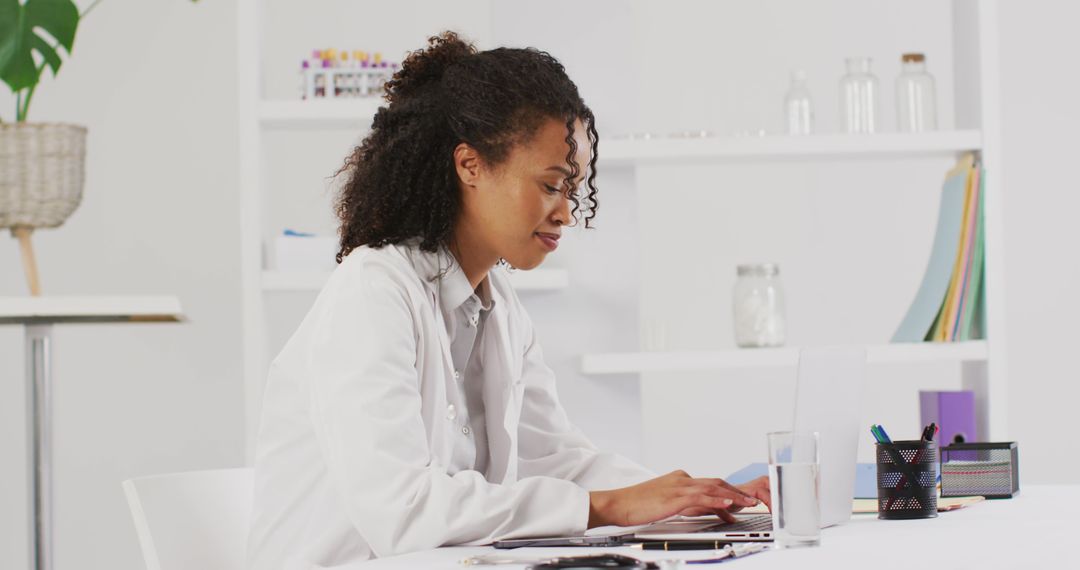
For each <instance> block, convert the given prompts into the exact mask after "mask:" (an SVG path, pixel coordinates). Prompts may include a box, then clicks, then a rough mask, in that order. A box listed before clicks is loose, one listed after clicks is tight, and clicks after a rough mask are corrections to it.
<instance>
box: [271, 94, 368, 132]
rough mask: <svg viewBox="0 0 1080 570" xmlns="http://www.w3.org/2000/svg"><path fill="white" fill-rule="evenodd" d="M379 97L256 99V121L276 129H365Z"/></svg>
mask: <svg viewBox="0 0 1080 570" xmlns="http://www.w3.org/2000/svg"><path fill="white" fill-rule="evenodd" d="M385 104H386V102H385V101H383V99H382V97H364V98H358V99H316V100H314V101H304V100H295V101H289V100H280V101H261V102H259V111H258V120H259V124H261V125H262V126H263V127H266V128H272V129H273V128H276V129H290V128H291V129H316V128H335V129H337V128H348V129H355V128H359V129H367V128H368V127H370V126H371V120H372V118H374V116H375V111H377V110H378V109H379V106H381V105H385Z"/></svg>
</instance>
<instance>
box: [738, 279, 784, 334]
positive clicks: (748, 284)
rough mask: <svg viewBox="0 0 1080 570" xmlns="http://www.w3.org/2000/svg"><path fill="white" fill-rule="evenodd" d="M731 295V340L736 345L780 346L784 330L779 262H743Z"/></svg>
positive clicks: (782, 294)
mask: <svg viewBox="0 0 1080 570" xmlns="http://www.w3.org/2000/svg"><path fill="white" fill-rule="evenodd" d="M736 274H737V276H738V278H737V279H736V281H735V288H734V291H733V295H732V301H733V303H732V307H733V313H734V322H735V343H736V344H737V345H739V346H740V347H744V348H749V347H767V346H783V344H784V338H785V334H786V329H787V326H786V321H785V317H784V311H785V301H784V289H783V287H782V285H781V282H780V266H779V265H777V264H775V263H753V264H743V265H739V266H738V267H737V271H736Z"/></svg>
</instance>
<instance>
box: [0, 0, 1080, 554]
mask: <svg viewBox="0 0 1080 570" xmlns="http://www.w3.org/2000/svg"><path fill="white" fill-rule="evenodd" d="M339 4H346V5H345V6H344V7H342V6H338V7H337V8H331V7H332V6H334V5H335V4H334V3H332V2H329V1H326V0H324V1H320V2H297V1H292V2H286V1H284V0H276V1H273V2H268V9H267V15H266V22H265V24H266V26H265V27H266V28H267V38H268V40H269V43H268V45H267V46H266V47H267V55H266V58H265V60H264V61H263V62H262V65H263V66H264V68H265V70H266V80H265V84H264V90H265V92H266V94H267V96H270V97H278V98H285V97H293V96H294V95H295V91H296V87H297V84H298V77H297V75H296V73H295V70H296V67H297V65H296V64H297V63H298V61H299V59H300V58H302V57H304V56H305V55H306V54H307V52H308V51H309V50H310V49H312V48H314V47H321V46H324V45H333V46H341V47H348V48H350V49H353V48H355V49H369V50H373V49H381V50H383V51H384V52H386V53H387V54H388V57H389V58H390V59H400V57H398V56H399V54H400V53H401V52H402V51H404V50H406V49H415V48H419V47H421V45H422V44H423V38H424V37H425V36H426V35H429V34H431V33H435V32H437V31H439V30H440V29H444V28H454V29H459V30H462V31H463V33H466V34H467V35H468V36H470V37H472V38H474V39H476V40H477V42H478V44H479V45H480V47H482V48H487V47H493V46H495V45H515V46H521V45H535V46H539V47H541V48H542V49H545V50H547V51H550V52H551V53H552V54H553V55H555V56H556V57H558V58H559V59H560V60H561V61H563V63H564V64H565V65H566V67H567V69H568V72H569V74H570V75H571V77H572V78H573V79H574V80H575V81H576V82H577V83H578V85H579V86H580V88H581V90H582V93H583V95H584V96H585V98H586V100H587V101H588V102H589V104H590V105H591V106H592V107H593V109H594V111H596V113H597V115H598V117H599V119H598V126H599V128H600V129H601V130H602V131H603V132H604V134H614V133H618V132H629V131H641V130H652V131H655V132H671V131H677V130H683V129H688V128H706V129H709V130H713V131H715V132H717V133H718V134H732V133H735V132H739V131H747V130H756V129H759V128H762V129H767V130H776V129H778V128H779V127H780V101H781V98H782V96H783V91H784V89H785V88H786V84H787V72H788V70H789V69H791V68H792V67H796V66H802V67H805V68H806V69H807V71H808V72H809V74H810V89H811V91H812V92H813V94H814V97H815V103H816V109H817V115H818V123H817V124H818V127H819V130H822V131H826V130H834V125H835V123H836V119H837V117H836V113H835V108H836V105H835V100H836V81H837V79H838V78H839V76H840V74H841V73H842V72H843V68H842V58H843V57H844V56H846V55H851V54H867V55H870V56H872V57H874V59H875V64H874V65H875V66H874V70H875V72H876V73H877V75H878V77H879V79H880V80H881V82H882V87H883V92H884V101H883V103H884V109H883V110H884V111H885V112H884V119H885V127H886V129H888V130H891V129H892V127H893V124H894V123H893V120H892V97H891V87H892V81H893V79H894V77H895V75H896V73H897V71H898V69H899V63H898V60H899V53H901V52H902V51H924V52H926V53H927V56H928V63H929V68H930V71H931V72H932V73H933V74H934V75H935V77H936V78H937V79H938V85H939V89H940V93H939V99H938V100H939V103H940V105H941V109H940V112H941V119H942V123H943V127H949V126H951V120H952V116H953V108H952V98H951V97H952V95H951V93H952V92H951V88H952V87H951V76H952V67H951V66H952V63H953V62H952V54H951V46H950V44H949V41H948V34H949V30H950V23H949V21H950V20H949V19H950V18H951V12H950V10H949V9H948V5H947V3H943V2H934V1H921V2H885V1H873V2H867V1H855V0H849V1H830V2H824V1H816V2H797V1H794V0H788V1H768V2H762V1H758V2H751V1H739V2H735V1H728V2H709V3H706V2H687V1H679V2H663V3H659V2H656V3H654V2H645V1H638V2H617V1H614V0H608V1H602V2H588V3H577V2H569V1H562V0H560V1H554V2H545V3H542V4H537V3H524V2H508V1H472V2H455V3H453V5H452V6H444V5H443V3H426V2H419V1H412V2H394V3H386V2H380V3H376V2H349V3H339ZM534 4H535V5H534ZM1076 21H1080V6H1077V5H1075V4H1074V3H1070V2H1067V1H1065V0H1059V1H1047V0H1040V1H1026V2H1016V1H1009V0H1006V1H1003V2H1001V7H1000V23H1001V30H1000V40H1001V65H1002V68H1001V80H1002V81H1001V104H1002V125H1003V141H1004V144H1003V157H1004V164H1003V165H1002V167H1003V171H1004V174H1003V175H1004V193H1005V220H1004V222H1005V242H1006V244H1007V251H1006V257H1005V263H1006V275H1007V278H1006V287H1007V294H1008V302H1009V306H1008V314H1007V326H1008V334H1009V346H1008V350H1009V354H1008V358H1009V386H1010V402H1009V411H1010V417H1009V426H1010V439H1015V440H1017V441H1019V442H1020V443H1021V457H1022V460H1021V462H1022V478H1023V481H1024V483H1044V482H1073V483H1076V482H1080V476H1078V475H1077V473H1080V459H1077V457H1076V455H1075V453H1069V451H1070V450H1071V449H1072V448H1073V447H1075V446H1071V445H1069V444H1064V443H1062V441H1061V438H1060V437H1059V433H1060V432H1061V431H1062V430H1064V429H1066V426H1067V420H1068V419H1070V418H1071V417H1072V410H1073V407H1074V402H1075V401H1076V400H1077V397H1078V396H1080V388H1078V387H1077V382H1078V380H1080V375H1078V373H1077V367H1076V364H1075V362H1076V360H1075V358H1074V357H1072V355H1073V351H1074V350H1075V348H1074V347H1075V345H1076V344H1077V340H1080V337H1078V335H1077V334H1076V332H1074V330H1073V323H1074V322H1075V321H1076V319H1077V316H1078V315H1080V311H1078V309H1080V300H1078V298H1077V296H1076V295H1075V291H1076V290H1077V288H1078V285H1080V261H1078V259H1080V258H1078V257H1077V255H1076V254H1075V252H1074V247H1075V244H1076V239H1075V237H1074V234H1073V233H1072V232H1070V231H1068V229H1067V228H1069V227H1071V226H1072V225H1074V224H1072V223H1071V222H1073V220H1074V218H1075V214H1074V212H1075V211H1076V210H1077V207H1080V196H1078V193H1077V192H1076V188H1075V183H1073V182H1072V180H1073V178H1074V177H1073V176H1072V175H1071V174H1070V172H1069V167H1070V165H1071V164H1072V163H1073V162H1074V157H1075V155H1076V153H1077V150H1078V145H1077V143H1076V142H1075V133H1076V132H1077V131H1078V130H1080V108H1078V106H1077V104H1076V101H1080V79H1078V78H1077V76H1076V74H1075V73H1072V72H1071V70H1072V69H1073V68H1074V67H1075V62H1074V54H1076V53H1078V52H1080V39H1078V38H1077V36H1076V35H1075V33H1073V22H1076ZM235 27H236V21H235V6H234V5H233V4H232V3H230V2H225V1H224V0H203V1H202V2H200V3H199V4H197V5H194V6H192V5H190V4H188V3H187V2H185V1H181V0H173V1H159V2H153V3H150V2H140V1H137V0H110V1H109V2H104V3H102V4H101V5H100V6H99V7H98V8H97V9H96V10H95V12H94V14H92V15H91V16H90V17H89V18H88V19H87V20H86V21H85V22H84V25H83V27H81V28H80V30H79V35H78V40H77V44H76V49H75V57H74V58H72V59H71V60H70V61H68V62H67V63H65V65H64V68H63V69H62V70H61V73H60V77H59V78H58V79H56V80H52V79H51V78H50V79H46V80H45V81H44V83H43V85H42V86H41V87H40V88H39V90H38V93H37V94H36V95H35V100H34V104H33V107H32V108H31V114H30V117H31V119H32V120H35V121H70V122H76V123H80V124H84V125H86V126H88V127H89V129H90V134H89V151H88V164H87V180H86V188H85V198H84V202H83V204H82V205H81V207H80V209H79V210H78V211H77V212H76V213H75V214H74V215H73V216H72V218H71V219H70V220H69V221H68V222H67V224H66V225H65V226H63V227H62V228H60V229H57V230H44V231H41V232H39V233H38V234H36V235H35V246H36V247H37V251H38V256H39V265H40V266H41V273H42V280H43V284H44V287H45V290H46V292H47V293H52V294H125V293H130V294H176V295H178V296H179V297H180V299H181V301H182V302H183V304H184V307H185V310H186V312H187V314H188V317H189V319H190V322H188V323H187V324H184V325H138V326H123V327H121V326H72V327H61V328H59V329H58V330H57V332H56V335H55V342H56V351H57V359H56V361H55V374H56V379H57V383H56V387H55V392H54V397H55V415H56V441H55V466H56V478H55V481H56V482H55V492H56V519H57V528H56V541H57V545H56V548H57V553H56V560H57V567H58V568H73V567H81V568H89V569H97V568H100V569H106V568H108V569H113V568H127V569H135V568H139V567H141V557H140V554H139V552H138V547H137V542H136V539H135V535H134V531H133V528H132V526H131V523H130V517H129V515H128V513H127V508H126V505H125V504H124V499H123V496H122V493H121V491H120V486H119V482H120V481H121V480H123V479H126V478H129V477H134V476H140V475H147V474H153V473H162V472H170V471H180V470H189V469H204V468H214V467H226V466H234V465H239V464H241V463H242V462H243V437H244V434H243V432H242V429H243V417H242V414H243V409H244V399H243V398H244V395H243V390H242V380H241V370H240V310H239V303H240V285H239V283H240V272H239V267H238V263H239V253H240V245H239V229H238V223H239V219H240V212H239V200H238V192H237V190H236V187H237V177H238V169H237V158H238V148H237V121H236V106H237V98H236V84H235V72H236V65H237V63H236V56H235V53H236V52H235V37H234V36H235ZM13 108H14V103H13V100H12V99H11V98H10V97H6V96H5V97H0V117H2V118H3V119H5V120H11V119H12V117H13V112H12V110H13ZM355 135H356V133H348V132H343V131H338V132H327V133H309V134H297V133H275V134H273V135H271V136H269V137H267V139H266V140H267V144H268V147H267V160H266V162H267V163H268V164H272V165H273V166H272V167H271V168H270V169H269V173H270V176H268V177H267V178H268V179H269V180H272V181H273V182H272V183H271V184H270V188H269V189H268V192H269V193H270V196H272V200H271V201H270V202H271V203H270V204H269V205H268V208H267V211H266V212H265V215H266V218H267V228H266V232H267V235H269V234H270V233H274V232H277V231H279V230H280V229H281V226H284V225H291V226H297V228H296V229H314V230H320V231H330V230H332V229H333V226H332V218H331V217H330V216H329V214H328V211H327V210H326V209H325V208H326V204H327V197H328V194H327V192H328V188H329V185H328V184H327V181H326V177H327V176H329V175H330V174H332V173H333V170H334V168H336V166H338V165H339V164H340V162H341V159H342V158H343V156H344V152H345V151H347V150H348V148H349V146H350V145H351V144H352V142H353V141H354V140H355ZM947 166H948V161H947V160H944V159H919V160H903V161H893V160H876V159H875V160H859V161H857V162H855V163H850V162H849V163H836V162H800V161H786V162H783V163H766V164H745V163H738V164H721V165H713V166H707V167H706V166H698V167H692V168H685V167H684V168H645V169H642V170H640V171H639V172H638V174H637V176H636V177H635V176H634V175H633V173H631V172H630V171H628V170H621V171H620V170H609V171H606V172H602V174H601V178H600V182H601V185H602V192H601V204H602V205H601V210H600V214H601V215H600V217H599V218H598V220H597V222H598V223H597V227H598V229H597V230H595V231H589V232H586V233H580V232H572V233H574V234H575V235H572V236H569V237H568V239H566V240H564V241H565V243H564V245H563V247H562V248H560V250H559V252H558V253H557V254H556V255H555V256H553V257H552V258H551V259H550V261H549V262H550V264H551V265H552V266H559V267H566V268H568V269H569V270H570V276H571V277H570V278H571V288H570V289H569V290H567V291H564V292H557V293H539V294H529V295H528V296H526V298H525V299H526V303H527V305H528V307H529V309H530V312H531V313H532V314H533V317H534V320H535V321H536V323H537V326H538V328H539V330H540V334H541V338H542V339H543V342H544V345H545V349H546V353H547V355H548V359H549V363H550V364H551V365H552V366H553V367H554V368H555V369H556V371H557V372H558V373H559V378H560V384H559V388H560V391H561V394H562V397H563V400H564V404H565V405H566V407H567V408H568V409H569V411H570V413H571V415H572V417H573V418H574V419H575V420H576V421H577V422H578V423H579V424H580V425H581V426H582V428H583V429H584V430H585V431H586V432H587V433H588V434H589V435H591V436H592V437H593V438H594V439H595V440H596V442H597V443H598V444H599V445H601V446H602V447H605V448H609V449H614V450H616V451H620V452H622V453H625V454H627V455H630V456H632V457H635V458H637V459H640V460H642V461H644V462H646V463H647V464H649V465H650V466H652V467H654V468H656V469H668V468H673V467H676V466H680V467H685V468H687V469H689V470H690V471H691V472H694V473H700V474H716V475H723V474H724V473H726V472H727V471H729V470H731V469H733V468H736V467H738V466H741V465H743V464H745V463H748V462H751V461H757V460H761V458H762V457H761V456H762V455H763V454H762V449H761V448H762V446H763V440H762V438H761V436H760V434H761V433H762V432H764V431H765V429H768V428H769V427H775V426H777V425H779V424H781V423H782V422H784V421H785V418H786V416H787V414H786V411H787V410H789V409H790V386H791V380H792V379H791V378H789V377H787V376H785V375H784V374H782V373H763V372H754V373H726V374H723V375H720V374H712V375H708V374H683V375H652V374H650V375H646V377H645V378H643V379H642V380H641V382H638V381H637V380H636V378H634V377H632V376H630V377H596V378H588V377H582V376H580V375H579V374H577V372H576V369H577V366H578V359H579V357H580V355H581V354H582V353H583V352H601V351H622V350H636V349H637V346H638V332H639V331H638V324H637V323H638V321H639V317H640V320H642V321H648V322H650V323H663V327H664V329H665V330H666V337H667V344H668V347H669V348H726V347H730V346H731V345H732V339H731V332H730V329H731V326H730V318H729V309H728V304H729V302H730V286H731V283H732V280H733V273H734V264H735V263H738V262H741V261H743V260H757V259H768V260H776V261H778V262H779V263H780V264H781V267H782V268H783V271H784V279H785V284H786V285H787V289H788V298H789V304H790V307H789V320H790V323H791V325H790V326H791V331H790V337H791V341H792V343H825V342H845V341H860V342H861V341H869V342H884V341H886V340H887V339H888V337H889V335H890V334H891V333H892V330H893V328H894V327H895V324H896V323H897V322H899V318H900V317H901V316H902V313H903V310H904V309H905V308H906V305H907V303H908V302H909V301H910V299H911V296H912V295H913V292H914V288H915V287H916V286H917V284H918V280H919V279H920V278H921V271H922V268H923V266H924V264H925V259H926V255H927V251H928V247H929V243H930V239H931V237H932V235H931V234H932V227H933V223H934V217H935V216H936V212H935V209H936V204H937V196H938V191H939V189H940V182H941V177H942V173H943V172H944V170H945V168H947ZM290 213H291V214H292V216H291V217H290ZM24 292H25V285H24V282H23V280H22V275H21V271H20V265H19V259H18V255H17V250H16V247H15V242H14V241H13V240H0V295H21V294H24ZM275 299H277V300H276V301H272V302H273V303H275V305H274V310H273V311H272V313H271V322H270V325H271V330H270V331H269V332H270V335H269V336H270V346H271V351H272V352H273V351H275V350H276V349H277V348H278V347H280V345H281V343H283V342H284V340H285V338H286V337H287V335H288V334H289V333H290V327H291V326H293V325H294V324H295V322H297V320H298V319H299V318H300V317H301V316H302V315H303V312H304V311H305V310H306V306H307V304H308V303H310V300H311V296H310V295H306V294H290V295H288V296H287V297H282V298H278V297H275ZM22 351H23V342H22V331H21V330H20V329H19V328H18V327H0V458H3V459H2V461H0V567H3V568H20V567H25V560H26V552H27V546H26V544H27V543H26V539H27V536H26V506H27V499H26V494H25V489H26V486H25V484H26V473H27V471H26V465H25V458H26V449H25V415H24V402H25V400H24V398H25V392H24V382H25V379H24V375H23V367H22V360H23V352H22ZM955 372H956V370H955V368H954V367H952V366H948V365H933V366H930V365H926V366H918V367H915V366H903V367H893V368H889V369H881V370H874V371H873V373H872V380H873V383H872V387H871V390H870V393H869V396H870V397H869V402H870V403H869V404H868V406H867V409H866V410H864V412H865V414H866V415H867V417H868V418H872V419H874V420H877V421H881V422H882V423H885V424H886V425H887V426H892V425H895V426H897V427H895V428H893V430H894V431H897V432H901V433H903V432H904V431H908V432H913V431H914V430H915V429H917V428H918V426H917V419H918V410H917V400H916V397H915V390H916V389H918V388H935V387H941V388H950V387H957V386H958V380H957V379H956V375H955ZM673 410H677V411H679V412H680V413H679V414H678V415H677V417H675V416H674V414H672V413H671V412H672V411H673ZM687 434H690V436H689V437H688V436H687ZM680 436H681V439H682V440H683V441H691V442H692V443H693V446H691V445H688V444H685V445H677V444H673V443H672V442H673V441H676V437H680ZM703 443H704V445H703ZM703 450H704V452H703Z"/></svg>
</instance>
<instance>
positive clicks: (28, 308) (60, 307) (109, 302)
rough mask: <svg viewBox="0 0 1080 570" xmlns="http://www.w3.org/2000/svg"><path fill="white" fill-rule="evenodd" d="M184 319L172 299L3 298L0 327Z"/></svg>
mask: <svg viewBox="0 0 1080 570" xmlns="http://www.w3.org/2000/svg"><path fill="white" fill-rule="evenodd" d="M183 318H184V317H183V311H182V310H181V308H180V300H179V299H177V298H176V297H171V296H137V297H127V296H124V297H119V296H42V297H0V324H11V323H25V322H28V321H41V322H54V323H56V322H66V323H79V322H82V323H101V322H130V321H141V322H176V321H181V320H183Z"/></svg>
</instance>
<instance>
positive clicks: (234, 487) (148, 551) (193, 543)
mask: <svg viewBox="0 0 1080 570" xmlns="http://www.w3.org/2000/svg"><path fill="white" fill-rule="evenodd" d="M123 487H124V494H125V495H126V496H127V501H128V507H129V508H130V509H131V517H132V518H133V519H134V520H135V531H136V532H137V533H138V535H139V545H140V546H141V547H142V553H143V558H144V559H145V560H146V568H147V570H241V569H242V568H244V565H245V564H244V558H245V556H246V552H245V550H246V548H247V535H248V522H249V520H250V517H251V496H252V469H250V468H238V469H214V470H210V471H192V472H188V473H170V474H167V475H153V476H150V477H139V478H136V479H129V480H127V481H124V483H123Z"/></svg>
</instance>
